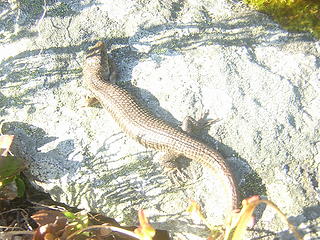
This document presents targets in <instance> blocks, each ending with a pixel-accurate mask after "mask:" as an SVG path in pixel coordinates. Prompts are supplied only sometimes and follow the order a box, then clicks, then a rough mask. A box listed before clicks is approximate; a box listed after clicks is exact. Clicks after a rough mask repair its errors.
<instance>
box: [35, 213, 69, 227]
mask: <svg viewBox="0 0 320 240" xmlns="http://www.w3.org/2000/svg"><path fill="white" fill-rule="evenodd" d="M31 218H32V219H33V220H35V221H36V222H37V223H38V224H39V225H40V226H43V225H46V224H49V223H54V222H55V221H56V220H58V219H59V220H60V221H59V222H60V223H62V222H65V223H66V222H67V217H66V216H65V215H64V214H63V213H62V212H59V211H56V210H40V211H38V212H36V213H35V214H33V215H32V216H31Z"/></svg>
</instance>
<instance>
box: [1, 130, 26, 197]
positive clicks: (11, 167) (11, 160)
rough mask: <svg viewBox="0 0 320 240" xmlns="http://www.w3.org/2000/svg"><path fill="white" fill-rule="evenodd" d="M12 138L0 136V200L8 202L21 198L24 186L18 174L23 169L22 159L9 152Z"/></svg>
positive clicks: (10, 136)
mask: <svg viewBox="0 0 320 240" xmlns="http://www.w3.org/2000/svg"><path fill="white" fill-rule="evenodd" d="M13 138H14V136H12V135H1V136H0V151H1V152H0V199H5V200H10V199H14V198H15V197H22V196H23V194H24V192H25V184H24V182H23V180H22V179H21V177H20V172H21V171H22V170H23V169H24V168H25V166H24V163H23V161H22V159H20V158H17V157H15V156H13V155H12V153H11V152H10V150H9V149H10V146H11V144H12V141H13Z"/></svg>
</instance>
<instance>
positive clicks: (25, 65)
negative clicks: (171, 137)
mask: <svg viewBox="0 0 320 240" xmlns="http://www.w3.org/2000/svg"><path fill="white" fill-rule="evenodd" d="M27 2H28V1H22V2H21V3H20V6H15V5H14V1H12V4H11V5H10V4H9V3H4V2H3V3H0V8H1V11H2V15H1V17H0V22H1V23H2V24H1V25H2V27H1V28H0V31H1V32H0V34H1V36H2V39H1V40H0V44H1V45H0V51H1V56H0V87H1V93H0V114H1V119H2V120H4V121H5V123H4V125H3V129H2V131H3V133H10V134H15V135H16V141H15V152H16V154H17V155H21V156H22V157H24V158H25V159H26V161H27V163H28V165H29V168H28V170H27V172H26V173H27V174H28V175H29V176H30V178H31V179H32V180H33V182H34V184H35V185H37V186H38V187H41V188H43V189H44V190H45V191H46V192H48V193H50V194H51V196H52V197H53V198H54V199H55V200H58V201H62V202H64V203H67V204H69V205H71V206H78V207H79V208H85V209H87V210H91V211H102V212H104V213H106V214H107V215H108V216H110V217H115V218H116V219H117V220H118V221H119V222H121V223H123V224H135V223H136V216H137V210H138V209H141V208H143V209H145V211H146V214H147V216H149V218H150V221H151V223H152V224H153V225H154V226H156V227H158V228H163V229H167V230H170V232H171V233H172V235H173V236H174V238H175V239H178V238H179V239H201V237H206V236H208V232H207V231H206V230H205V228H204V227H203V226H202V225H197V224H195V223H194V222H193V221H192V220H191V218H190V217H189V216H188V214H187V213H186V212H185V209H186V207H187V205H188V199H189V198H191V199H194V200H196V201H198V202H199V203H200V204H201V206H202V207H203V209H204V212H205V214H206V215H207V216H208V218H209V220H210V221H212V223H214V224H221V223H222V221H223V216H222V213H223V206H224V204H223V203H224V201H225V198H226V197H228V196H225V195H224V193H223V188H221V184H220V185H219V182H218V181H217V179H216V178H215V177H214V176H213V174H212V173H211V172H209V171H207V169H203V170H202V168H200V167H199V165H197V164H195V163H192V162H191V163H189V162H188V164H182V166H183V167H184V168H183V170H184V171H185V172H186V173H188V174H189V175H190V181H189V182H188V183H187V184H185V185H182V186H179V185H174V184H172V183H171V182H170V179H169V178H168V177H167V176H166V175H165V174H164V173H163V171H162V168H161V167H160V166H159V164H158V162H157V153H156V151H152V150H150V149H145V148H144V147H142V146H140V145H139V144H138V143H136V142H134V141H133V140H131V139H129V138H127V137H126V136H125V135H124V134H123V133H122V132H121V130H120V129H119V128H118V127H117V125H116V124H115V123H114V122H113V120H112V119H111V117H110V116H109V115H108V114H106V113H105V111H104V110H103V109H102V108H86V107H82V102H81V99H82V98H83V97H84V96H85V95H86V93H87V92H86V90H85V89H83V88H82V86H81V75H82V73H81V71H82V62H83V56H84V52H85V50H86V49H87V48H88V47H89V46H90V45H92V44H93V43H95V42H96V41H97V40H103V41H105V42H106V43H107V46H108V48H109V50H110V52H111V56H112V58H113V59H114V61H115V64H116V66H117V69H118V73H119V82H121V84H123V85H124V86H127V87H129V84H128V82H129V81H130V82H131V84H132V86H131V87H129V89H130V91H132V92H133V93H134V94H135V95H137V96H138V98H139V99H140V100H141V101H143V102H144V103H145V104H146V105H147V106H148V108H149V109H150V110H151V111H152V112H154V113H155V114H156V115H158V116H159V117H161V118H163V119H166V120H167V121H169V122H171V123H172V124H173V125H176V126H177V125H178V124H179V123H180V121H181V120H182V119H183V118H184V117H185V116H186V115H190V116H192V117H195V118H197V117H200V116H201V114H202V113H203V112H204V111H206V110H209V116H208V117H209V118H212V119H217V118H218V119H220V121H219V122H217V123H216V124H215V125H213V126H212V127H211V128H210V130H209V132H208V134H205V132H202V133H203V134H202V135H203V136H202V138H203V139H204V141H206V142H208V144H210V145H211V146H213V147H214V148H216V149H218V150H219V151H220V152H221V153H222V154H223V156H225V158H226V159H227V161H228V162H229V163H230V165H231V167H232V169H233V170H234V172H235V175H236V178H237V180H238V182H239V186H240V190H241V193H242V195H243V196H244V197H249V196H251V195H255V194H258V195H261V196H262V197H264V198H268V199H270V200H272V201H274V202H275V203H276V204H277V205H278V206H279V207H280V208H281V209H282V210H283V211H284V212H285V213H286V214H287V216H288V217H289V219H290V220H291V221H292V222H293V223H294V224H295V225H297V226H298V227H299V229H301V230H302V231H303V232H304V233H305V234H306V239H312V237H313V238H314V237H317V236H318V237H319V228H318V227H315V226H319V223H320V222H319V221H320V220H319V219H320V208H319V202H320V190H319V164H320V155H319V150H320V144H319V142H320V134H319V124H320V122H319V119H320V110H319V109H320V108H319V106H320V97H319V96H320V95H319V93H320V80H319V79H320V70H319V66H320V59H319V52H320V43H319V41H318V40H316V39H313V38H312V37H311V36H310V35H308V34H306V33H288V32H287V31H285V30H283V29H282V28H281V27H280V26H278V24H276V23H274V22H273V21H272V20H271V19H270V18H269V17H267V16H265V15H263V14H261V13H258V12H255V11H252V10H249V9H248V8H247V7H246V6H245V5H243V4H241V3H239V2H233V1H227V0H223V1H220V0H216V1H205V0H203V1H194V0H188V1H178V0H176V1H173V0H166V1H160V0H158V1H157V0H156V1H138V0H134V1H126V0H115V1H113V0H110V1H89V0H87V1H62V0H61V1H50V2H48V5H47V6H45V7H43V6H42V3H43V1H33V3H32V4H33V5H32V6H31V5H30V6H29V5H28V4H26V3H27ZM24 4H25V5H24ZM10 7H11V8H10ZM10 9H11V10H10ZM32 9H33V12H32ZM44 9H46V11H45V12H44ZM258 220H259V221H258V223H257V225H256V229H257V230H256V231H252V232H250V233H249V234H248V236H249V238H250V237H257V236H262V235H270V238H272V239H273V238H274V237H275V236H278V237H280V238H281V239H292V235H291V234H290V233H289V232H288V231H287V230H286V229H287V227H286V226H285V224H283V223H281V222H280V220H279V218H277V217H276V214H275V212H274V211H273V210H271V209H269V208H266V209H264V208H261V209H260V211H259V212H258ZM312 226H313V227H312ZM259 230H261V231H259ZM196 236H198V237H196Z"/></svg>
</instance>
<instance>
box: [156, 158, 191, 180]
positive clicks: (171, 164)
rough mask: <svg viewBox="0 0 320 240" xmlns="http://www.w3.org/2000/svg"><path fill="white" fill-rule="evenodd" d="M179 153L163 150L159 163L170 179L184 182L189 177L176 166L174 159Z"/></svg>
mask: <svg viewBox="0 0 320 240" xmlns="http://www.w3.org/2000/svg"><path fill="white" fill-rule="evenodd" d="M179 157H180V155H178V154H176V153H173V152H164V153H162V155H161V156H160V157H159V159H158V160H159V163H160V165H161V166H162V167H163V168H164V173H165V174H166V175H168V176H169V178H170V180H171V181H172V182H173V183H174V184H176V183H179V184H180V183H181V182H182V183H185V182H187V180H188V179H189V177H188V176H187V174H185V173H184V172H183V171H182V170H181V169H180V168H179V167H178V166H177V162H176V159H177V158H179Z"/></svg>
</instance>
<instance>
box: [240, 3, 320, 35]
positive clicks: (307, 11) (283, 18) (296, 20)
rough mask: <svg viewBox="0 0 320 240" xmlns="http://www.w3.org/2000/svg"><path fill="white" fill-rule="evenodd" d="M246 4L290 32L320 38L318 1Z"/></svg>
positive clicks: (319, 7)
mask: <svg viewBox="0 0 320 240" xmlns="http://www.w3.org/2000/svg"><path fill="white" fill-rule="evenodd" d="M244 2H245V3H247V4H249V5H250V6H252V7H254V8H255V9H257V10H259V11H262V12H265V13H267V14H268V15H270V16H272V17H273V18H274V19H275V20H276V21H278V22H279V23H280V24H281V25H282V26H283V27H284V28H286V29H288V30H293V31H309V32H311V33H312V34H313V35H314V36H315V37H317V38H320V1H318V0H244Z"/></svg>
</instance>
